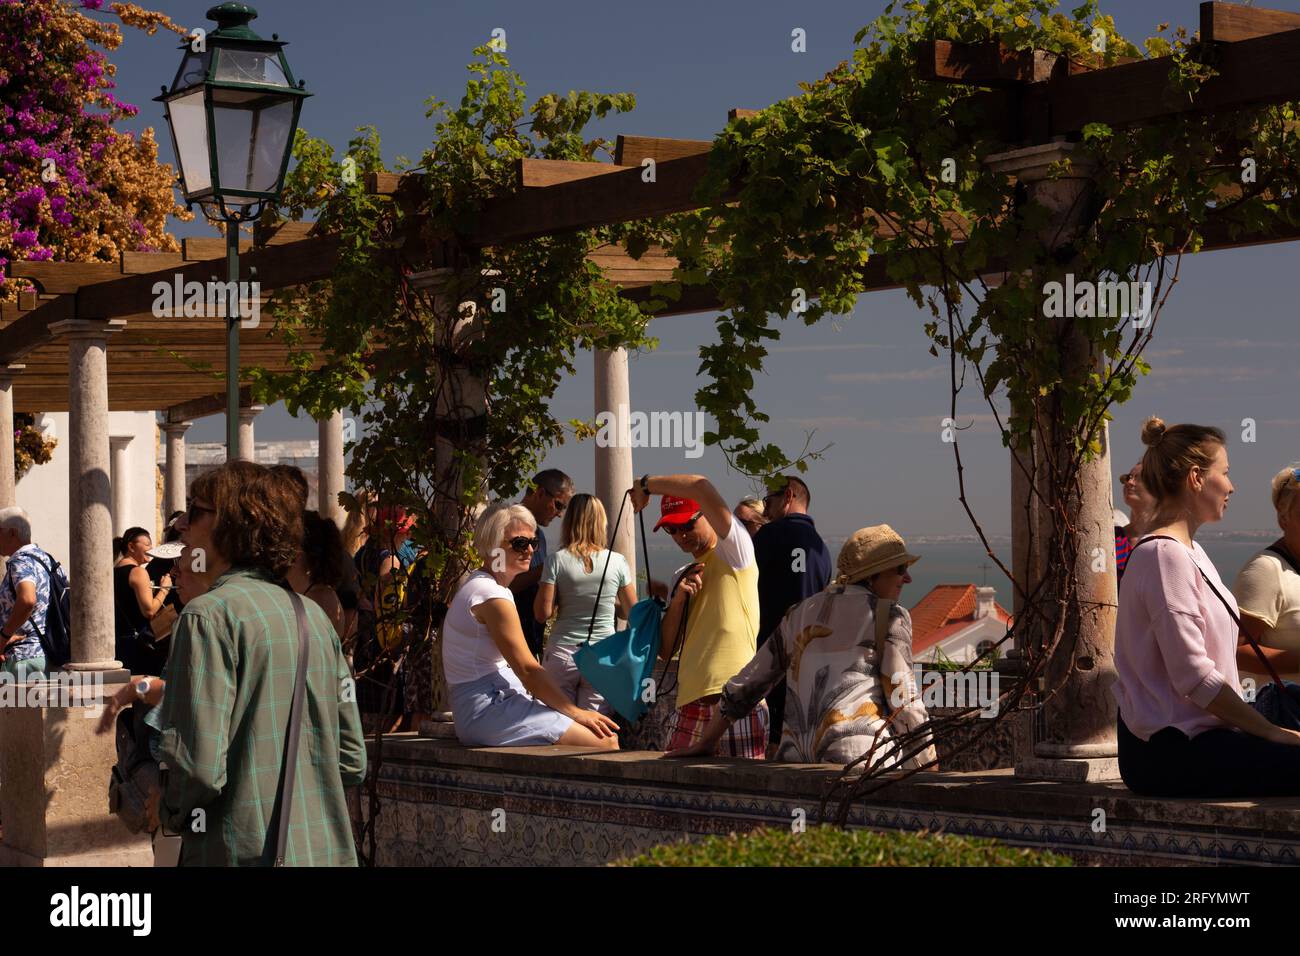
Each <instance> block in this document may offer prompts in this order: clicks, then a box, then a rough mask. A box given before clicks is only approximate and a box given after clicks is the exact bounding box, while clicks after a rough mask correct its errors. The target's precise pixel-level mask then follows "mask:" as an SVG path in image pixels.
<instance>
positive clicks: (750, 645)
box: [631, 475, 767, 760]
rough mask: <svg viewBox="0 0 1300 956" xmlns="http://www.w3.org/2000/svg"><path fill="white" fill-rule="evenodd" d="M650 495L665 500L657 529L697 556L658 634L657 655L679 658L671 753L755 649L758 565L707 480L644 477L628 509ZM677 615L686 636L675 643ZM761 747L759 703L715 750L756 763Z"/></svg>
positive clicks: (701, 725)
mask: <svg viewBox="0 0 1300 956" xmlns="http://www.w3.org/2000/svg"><path fill="white" fill-rule="evenodd" d="M656 494H657V495H662V496H663V500H662V501H661V502H660V517H659V521H658V523H656V524H655V530H656V531H658V530H660V529H661V528H662V529H663V530H665V531H666V532H667V533H668V534H669V535H671V536H672V539H673V541H675V542H676V543H677V546H678V547H679V548H681V549H682V550H683V551H685V552H687V553H688V554H691V555H692V556H694V558H695V562H694V563H693V564H691V565H689V566H688V567H687V568H686V569H685V570H684V572H683V573H681V574H680V576H679V578H678V581H677V584H676V587H675V588H674V590H673V594H672V598H671V599H670V600H669V602H668V610H667V612H666V613H665V614H664V619H663V623H662V625H661V629H660V633H661V634H662V635H663V640H662V642H661V643H660V647H659V656H660V657H661V658H663V659H664V660H670V659H671V658H672V657H673V655H675V654H677V653H679V652H680V654H681V660H680V661H679V663H678V668H677V681H678V684H677V712H676V714H675V715H674V718H673V721H672V725H671V732H670V739H669V742H668V749H669V750H676V749H677V748H678V747H689V746H691V745H692V744H694V743H695V742H696V741H698V740H699V739H700V738H701V736H702V735H703V733H704V729H705V728H706V727H707V726H708V725H709V721H710V720H711V719H712V717H713V715H714V712H715V711H716V710H717V708H718V701H719V699H720V697H721V694H722V687H723V685H724V684H726V682H727V681H728V680H730V679H731V678H732V677H734V676H735V675H736V674H737V673H738V672H739V671H740V670H741V669H742V668H743V667H744V666H745V665H746V664H748V663H749V662H750V660H751V659H752V658H753V656H754V654H755V652H756V650H757V646H758V645H757V637H758V620H759V608H758V564H757V562H756V561H755V559H754V543H753V541H752V540H751V539H750V537H749V532H747V531H746V530H745V528H744V526H743V525H742V524H741V523H740V522H739V521H738V520H736V519H735V518H734V517H733V516H732V514H731V509H730V508H729V507H728V506H727V502H726V501H725V500H723V497H722V495H721V494H719V493H718V490H717V489H716V488H714V487H713V483H712V482H710V481H709V480H708V479H707V478H705V477H703V476H701V475H644V476H642V477H641V479H640V480H639V481H638V482H637V483H636V484H635V485H634V486H633V488H632V489H631V495H632V507H633V508H634V509H635V510H636V511H641V510H642V509H643V508H645V507H646V505H648V504H649V503H650V496H651V495H656ZM688 604H689V607H688ZM683 614H685V615H686V634H685V637H684V638H683V639H682V640H681V641H680V642H679V641H678V634H679V632H680V631H681V621H682V615H683ZM679 644H680V646H678V645H679ZM766 746H767V705H766V704H761V705H760V706H758V707H756V708H755V709H754V710H753V712H751V713H750V715H749V716H748V717H747V718H745V719H744V720H743V721H740V722H737V723H736V724H734V725H732V726H731V727H730V728H729V729H728V731H727V733H726V734H725V735H723V737H722V738H721V740H719V742H718V748H717V751H716V752H717V753H718V754H719V755H723V756H736V757H749V758H751V759H753V760H762V759H763V757H764V753H765V750H766Z"/></svg>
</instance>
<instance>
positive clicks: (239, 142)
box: [212, 97, 293, 202]
mask: <svg viewBox="0 0 1300 956" xmlns="http://www.w3.org/2000/svg"><path fill="white" fill-rule="evenodd" d="M212 113H213V119H214V122H215V123H216V138H217V176H218V179H219V180H220V183H221V187H222V189H223V190H225V189H243V190H249V191H251V192H260V193H274V192H276V191H277V187H278V186H279V179H280V169H281V167H282V166H283V165H284V154H285V150H286V149H288V147H289V134H290V131H291V129H292V127H293V101H292V100H291V99H284V100H275V99H271V98H267V97H264V98H262V99H261V100H260V103H259V104H258V105H252V106H251V107H250V106H242V107H241V106H233V105H225V104H214V108H213V111H212ZM227 201H228V202H230V201H237V200H235V199H233V197H228V198H227Z"/></svg>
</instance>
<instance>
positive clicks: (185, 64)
mask: <svg viewBox="0 0 1300 956" xmlns="http://www.w3.org/2000/svg"><path fill="white" fill-rule="evenodd" d="M211 61H212V51H211V50H204V51H203V52H202V53H195V52H194V51H193V50H189V51H187V52H186V54H185V59H183V60H181V68H180V70H178V71H177V73H176V82H175V83H174V84H173V85H172V89H173V90H183V89H185V88H187V87H190V86H198V85H199V84H200V83H202V82H203V81H204V80H206V79H207V78H208V64H209V63H210V62H211Z"/></svg>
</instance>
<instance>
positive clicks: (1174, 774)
mask: <svg viewBox="0 0 1300 956" xmlns="http://www.w3.org/2000/svg"><path fill="white" fill-rule="evenodd" d="M1142 441H1143V443H1144V444H1146V445H1147V446H1149V447H1148V448H1147V453H1146V456H1145V457H1144V458H1143V459H1142V480H1143V481H1144V482H1145V483H1146V486H1147V488H1148V489H1149V490H1150V491H1151V493H1152V494H1154V495H1155V497H1156V505H1155V510H1154V512H1153V515H1152V519H1151V523H1150V528H1151V530H1150V532H1149V533H1148V536H1147V537H1144V538H1143V539H1142V540H1141V541H1139V542H1138V543H1137V544H1136V545H1134V547H1133V551H1132V553H1131V554H1130V555H1129V559H1128V567H1127V569H1126V570H1125V572H1124V581H1123V584H1122V585H1121V587H1120V598H1119V618H1118V621H1117V623H1116V627H1115V671H1116V674H1117V676H1118V680H1117V682H1116V685H1115V696H1116V698H1117V699H1118V701H1119V715H1118V737H1119V771H1120V776H1121V777H1122V778H1123V780H1124V784H1125V786H1127V787H1128V788H1129V789H1130V790H1132V791H1133V792H1134V793H1138V794H1142V795H1144V796H1157V797H1238V796H1240V797H1246V796H1269V795H1279V794H1300V733H1297V732H1296V731H1293V730H1286V729H1283V728H1282V727H1277V726H1275V725H1273V724H1271V723H1269V721H1268V720H1267V719H1265V718H1264V716H1263V715H1262V714H1261V713H1260V712H1259V711H1257V710H1255V708H1253V707H1251V705H1250V704H1247V703H1246V702H1245V701H1244V700H1243V699H1242V692H1241V683H1240V681H1239V680H1238V678H1237V631H1238V629H1237V625H1236V623H1235V622H1234V620H1233V616H1234V615H1236V614H1237V607H1236V603H1237V602H1236V601H1235V599H1233V597H1232V592H1231V591H1229V590H1228V588H1226V587H1225V586H1224V584H1223V582H1222V581H1221V580H1220V579H1219V574H1218V572H1217V571H1216V570H1215V568H1214V564H1213V563H1212V562H1211V561H1210V559H1209V556H1208V555H1206V553H1205V551H1204V550H1203V549H1202V548H1201V546H1200V545H1199V544H1196V543H1195V542H1194V541H1193V540H1192V539H1193V537H1194V536H1195V534H1196V531H1197V529H1198V528H1200V526H1201V525H1203V524H1205V523H1207V522H1210V521H1218V520H1220V519H1221V518H1222V517H1223V513H1224V511H1225V510H1226V508H1227V506H1228V496H1229V495H1231V494H1232V491H1233V488H1232V482H1231V481H1230V480H1229V479H1228V453H1227V450H1226V448H1225V447H1224V445H1225V442H1224V435H1223V432H1221V431H1220V430H1219V429H1217V428H1210V427H1206V426H1202V425H1175V426H1173V427H1172V428H1167V427H1166V426H1165V423H1164V422H1162V421H1161V420H1160V419H1158V418H1152V419H1149V420H1148V421H1147V423H1146V425H1145V426H1144V427H1143V429H1142Z"/></svg>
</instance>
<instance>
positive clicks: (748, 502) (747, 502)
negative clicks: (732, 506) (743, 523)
mask: <svg viewBox="0 0 1300 956" xmlns="http://www.w3.org/2000/svg"><path fill="white" fill-rule="evenodd" d="M742 505H743V506H745V507H746V508H752V509H753V510H754V513H755V514H760V515H761V514H764V511H763V500H762V499H761V498H755V497H753V496H752V495H750V496H748V497H745V498H741V499H740V500H739V501H738V502H736V508H737V509H739V508H740V507H741V506H742ZM733 513H734V512H733Z"/></svg>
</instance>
